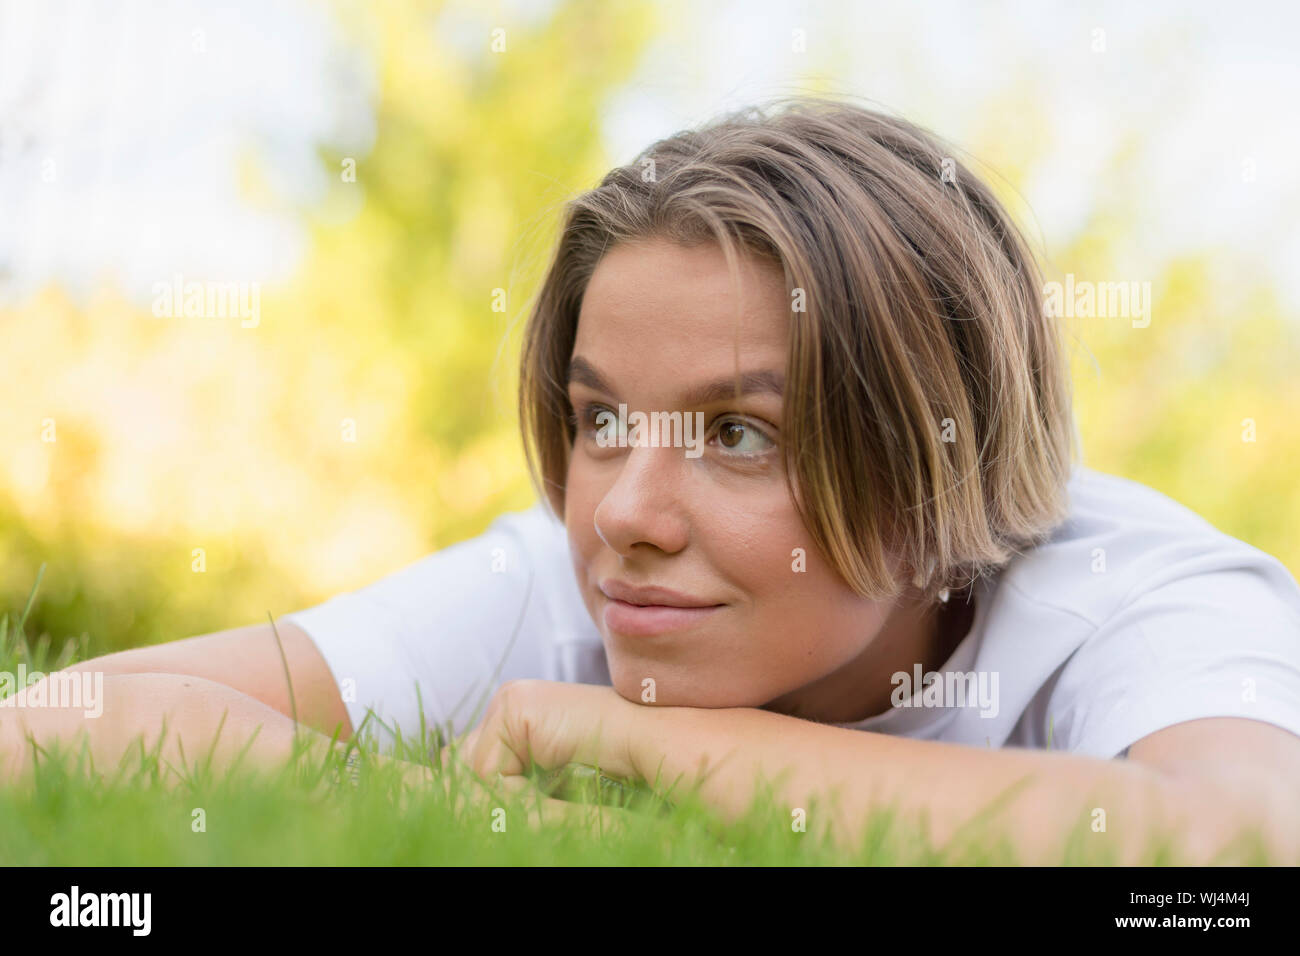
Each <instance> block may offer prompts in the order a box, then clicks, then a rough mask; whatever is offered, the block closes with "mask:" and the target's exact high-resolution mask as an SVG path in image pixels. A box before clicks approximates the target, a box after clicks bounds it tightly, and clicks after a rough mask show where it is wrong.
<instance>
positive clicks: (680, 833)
mask: <svg viewBox="0 0 1300 956" xmlns="http://www.w3.org/2000/svg"><path fill="white" fill-rule="evenodd" d="M42 570H43V568H42ZM37 583H38V584H39V575H38V578H37ZM35 591H36V589H35V587H34V588H33V591H32V598H29V600H28V602H27V607H26V608H25V609H24V611H23V613H22V614H21V615H19V616H17V617H14V616H11V615H5V616H4V617H3V619H0V670H3V671H8V672H10V673H13V672H15V670H16V668H17V665H18V663H19V662H22V663H25V664H26V666H27V669H28V671H32V670H41V671H46V672H48V671H50V670H54V669H57V668H59V667H64V666H67V665H68V664H71V663H74V662H75V661H77V660H79V659H82V657H83V656H84V654H85V641H84V640H83V641H82V642H81V644H80V645H78V644H77V643H76V642H69V643H68V644H66V645H64V646H63V647H61V648H57V649H56V648H53V647H52V646H51V642H50V640H49V637H48V635H42V636H41V637H40V638H38V639H36V640H34V641H33V640H29V639H28V637H27V635H26V634H25V632H24V625H25V623H26V619H27V614H28V612H29V611H30V608H31V603H32V600H33V599H34V597H35ZM4 714H5V712H4V711H0V720H3V719H5V718H4ZM359 737H360V738H361V739H362V741H363V743H362V745H360V746H359V747H358V748H357V750H358V752H359V753H360V754H361V755H362V760H361V769H360V773H359V776H358V777H357V780H356V783H355V784H353V783H351V782H349V781H350V779H351V778H350V776H349V771H348V769H347V768H346V767H344V766H343V758H342V756H341V755H338V754H333V755H329V756H327V757H325V758H324V759H323V760H315V761H314V760H313V759H312V758H310V757H308V756H306V755H305V754H299V755H297V756H296V757H295V758H293V759H291V760H289V761H287V762H286V764H285V766H284V767H283V768H282V769H281V770H280V771H279V772H274V773H267V772H261V773H255V772H252V771H251V770H240V769H236V770H234V771H230V772H226V773H222V774H214V773H212V772H211V771H210V770H209V769H207V768H205V767H204V765H203V761H202V760H201V759H199V760H195V761H193V762H192V764H191V766H190V767H189V768H188V769H185V768H181V770H180V771H179V772H178V773H169V772H168V768H166V767H164V766H162V765H161V764H160V761H159V759H158V755H157V753H156V752H155V753H147V752H145V751H144V749H143V747H141V748H139V749H138V750H137V751H136V752H134V753H132V754H130V755H129V756H128V757H126V758H124V760H123V762H122V764H121V766H119V767H117V768H111V771H110V772H105V771H104V768H95V769H96V770H97V771H99V772H97V773H92V772H89V769H88V764H87V761H86V758H85V756H84V755H82V754H76V753H71V752H66V751H61V750H59V749H58V748H55V749H53V750H51V751H49V752H45V753H43V754H42V755H41V757H40V759H39V760H38V762H37V771H36V773H35V774H33V775H32V777H31V778H30V780H27V781H20V782H0V820H2V821H4V823H3V826H0V864H2V865H65V866H141V865H163V866H172V865H183V866H190V865H202V866H212V865H217V866H220V865H286V864H288V865H308V866H313V865H362V866H369V865H382V866H388V865H399V866H400V865H426V864H468V865H479V864H481V865H532V864H540V865H620V864H635V865H651V866H656V865H719V864H721V865H733V864H734V865H817V864H832V865H844V864H867V865H935V864H960V865H968V864H969V865H987V864H1014V863H1015V862H1016V860H1015V858H1014V856H1013V855H1012V854H1011V853H1010V852H1009V850H1008V849H1007V848H1006V847H1005V845H1002V846H999V843H998V841H996V840H993V839H988V838H985V837H984V836H982V835H981V833H979V832H978V829H977V830H976V831H975V832H972V833H971V834H970V835H969V838H967V839H963V840H961V841H960V843H959V844H957V845H950V846H948V847H945V848H941V849H935V848H932V847H930V846H929V845H928V843H927V841H926V840H925V839H924V835H923V833H921V832H920V831H918V830H917V829H915V828H912V827H906V826H903V825H902V824H901V822H900V821H899V820H897V819H895V817H894V815H893V814H891V813H890V812H889V811H885V810H882V811H879V812H877V813H876V814H875V815H874V816H873V817H872V818H871V821H870V823H869V825H868V827H867V831H866V833H865V836H864V838H863V840H862V843H861V846H860V848H859V849H858V850H857V851H856V852H847V851H845V850H843V849H837V848H836V847H835V846H834V845H833V843H832V842H831V840H830V839H829V837H828V835H826V834H824V833H823V834H822V835H814V834H815V833H817V832H818V828H817V827H816V826H815V825H814V824H815V822H816V820H817V819H819V817H818V811H817V808H816V807H809V808H806V809H807V810H808V815H807V819H808V827H807V831H808V832H796V831H795V830H794V829H793V827H792V817H791V813H790V810H789V808H787V807H778V806H776V805H775V804H774V802H773V801H771V800H770V799H765V798H760V799H758V800H756V801H755V804H754V806H753V808H752V810H751V811H750V813H749V814H748V815H747V816H746V817H745V818H744V819H742V820H740V821H737V822H733V823H731V824H728V825H723V824H722V823H721V822H720V821H719V820H718V819H717V818H716V817H715V816H714V815H713V814H712V813H711V812H710V811H709V810H708V809H707V808H705V807H703V806H702V805H700V804H699V803H698V801H696V800H694V799H692V798H691V796H690V795H689V794H688V795H685V796H681V795H675V796H674V799H672V800H671V802H669V801H666V800H664V799H663V797H662V795H656V794H654V793H652V792H651V791H649V790H647V789H645V788H626V787H623V786H619V785H617V784H615V783H611V782H610V781H608V780H607V779H605V780H601V779H600V778H598V777H596V776H595V775H594V774H592V773H590V772H588V773H583V771H582V768H571V772H569V773H567V774H563V775H557V774H548V775H545V776H539V777H537V778H536V780H535V782H536V783H537V784H538V788H539V789H534V790H532V791H531V792H526V793H523V794H512V795H504V794H503V795H500V796H499V797H494V798H492V799H488V800H486V802H484V801H483V800H475V799H473V798H471V797H470V796H469V795H468V793H469V792H468V790H467V789H466V788H465V787H463V786H462V785H461V782H462V778H461V777H460V776H458V773H457V772H454V771H453V768H451V767H448V768H443V769H439V768H433V772H434V773H435V774H437V775H439V776H437V777H436V779H439V780H443V779H445V780H447V781H448V782H449V787H446V788H444V787H443V786H436V785H424V786H417V785H412V783H411V782H410V780H409V779H407V778H403V776H402V775H401V774H400V773H399V772H397V771H396V770H395V769H394V767H393V766H392V765H390V766H385V765H382V764H375V763H373V762H371V761H370V760H368V759H367V758H366V756H365V755H366V753H367V752H372V751H373V750H374V742H373V735H369V734H366V733H364V732H363V733H362V734H360V735H359ZM440 739H441V737H440V735H439V734H438V733H437V732H436V731H434V730H431V729H429V728H421V730H420V734H419V736H418V738H416V739H412V740H410V741H405V740H402V741H399V745H398V751H397V753H396V755H397V756H399V757H404V758H406V759H408V760H412V761H420V760H424V761H427V760H428V759H429V757H428V756H427V755H428V754H429V753H430V745H431V744H433V743H436V742H438V741H439V740H440ZM433 752H434V753H436V752H437V749H436V747H435V748H434V750H433ZM441 775H446V776H445V777H444V776H441ZM541 789H545V790H546V791H547V792H550V793H552V794H555V795H559V796H563V797H565V798H566V801H567V802H568V805H569V806H571V807H573V808H575V809H576V810H579V811H581V814H583V815H585V817H586V819H582V818H573V819H566V820H562V821H554V822H547V823H545V824H542V823H539V822H537V813H536V809H535V808H536V794H538V793H540V792H541ZM599 802H603V803H604V804H605V805H606V807H609V806H611V805H612V806H613V809H609V810H605V811H601V810H600V808H599V807H597V806H596V803H599ZM624 807H626V808H627V809H622V808H624ZM502 811H504V816H503V815H502ZM600 812H605V813H608V814H610V815H611V816H610V817H599V816H598V813H600ZM502 820H504V824H505V825H504V830H502V828H501V822H502ZM200 822H201V824H202V825H201V826H200ZM1089 849H1090V841H1089V840H1088V834H1087V833H1086V830H1085V829H1081V830H1080V831H1079V833H1078V834H1077V836H1076V838H1075V839H1073V840H1072V841H1071V843H1070V849H1068V850H1067V851H1066V852H1065V854H1064V855H1063V857H1062V860H1061V862H1062V863H1063V864H1090V863H1104V862H1107V860H1106V859H1105V858H1104V857H1102V856H1098V855H1097V854H1096V853H1091V854H1090V853H1089ZM1168 861H1169V860H1168V847H1163V848H1157V849H1155V850H1153V852H1152V854H1151V859H1150V862H1151V863H1154V864H1159V863H1162V862H1168ZM1260 862H1265V860H1264V859H1261V860H1260Z"/></svg>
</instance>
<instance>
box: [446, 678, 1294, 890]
mask: <svg viewBox="0 0 1300 956" xmlns="http://www.w3.org/2000/svg"><path fill="white" fill-rule="evenodd" d="M462 753H464V754H465V755H466V756H467V758H468V760H469V762H470V763H471V766H473V768H474V769H475V770H476V771H477V772H479V773H480V774H490V773H492V772H495V771H498V770H499V771H501V772H503V773H506V774H520V773H522V772H524V770H526V769H527V767H528V766H529V764H530V763H535V764H537V765H539V766H541V767H543V768H546V769H551V768H553V767H555V766H560V765H563V764H565V763H569V762H577V763H585V764H591V765H595V766H599V767H601V768H602V769H603V770H605V771H606V772H607V773H610V774H614V775H621V776H628V777H634V778H638V779H641V780H645V781H647V782H655V781H656V780H658V785H659V786H660V787H661V788H662V787H665V786H672V785H677V786H681V787H687V788H689V787H691V786H692V785H695V784H698V785H699V786H700V788H701V789H700V794H701V796H702V797H703V798H704V799H705V801H706V802H707V803H709V804H710V805H712V806H713V807H715V808H717V809H718V810H719V811H721V812H722V814H723V815H724V816H725V817H727V818H735V817H738V816H740V815H741V814H743V813H744V812H745V810H746V809H747V808H748V807H749V806H750V804H751V801H752V800H753V799H754V797H755V795H756V793H757V785H758V784H759V782H760V781H761V780H765V781H768V782H770V783H772V784H773V793H774V796H775V799H776V800H777V801H778V803H779V805H784V806H785V807H787V808H788V809H789V811H790V813H791V814H792V815H793V814H794V811H795V810H797V809H802V810H803V811H805V813H806V820H807V831H808V832H809V833H814V832H825V833H827V834H828V835H829V836H830V837H831V838H832V839H834V840H835V841H836V842H837V843H839V844H840V845H842V846H844V847H845V848H847V849H853V848H856V847H857V846H859V845H860V841H861V838H862V836H863V833H864V823H865V822H866V818H867V816H868V814H869V812H870V811H872V810H874V809H884V808H888V807H891V806H892V808H893V809H894V810H896V811H898V813H899V814H900V816H901V817H902V819H903V820H904V821H906V822H908V823H911V824H920V823H922V821H923V820H924V822H925V824H926V825H927V826H928V833H929V841H930V845H931V846H932V847H934V848H936V849H940V848H943V847H945V846H947V845H949V844H950V841H954V840H958V841H960V840H961V839H962V838H963V837H966V836H969V837H970V838H972V839H975V838H979V839H981V840H983V839H987V838H988V837H989V836H993V837H995V838H1003V839H1005V841H1006V845H1007V846H1009V847H1010V849H1011V850H1012V851H1013V852H1014V853H1015V854H1016V857H1017V859H1018V860H1019V861H1020V862H1022V863H1029V864H1041V865H1052V864H1056V865H1059V864H1061V863H1062V862H1064V861H1065V854H1066V851H1067V847H1069V846H1071V845H1073V846H1075V847H1077V848H1078V849H1079V850H1080V851H1082V852H1083V853H1085V854H1088V859H1090V860H1095V861H1096V862H1105V861H1107V859H1109V861H1111V862H1115V863H1139V862H1150V859H1151V857H1150V854H1151V853H1152V852H1153V851H1155V850H1156V849H1157V848H1158V844H1159V841H1160V840H1161V839H1162V838H1163V837H1166V836H1168V837H1170V840H1169V843H1168V846H1169V848H1170V850H1171V852H1172V854H1173V855H1174V856H1175V857H1176V858H1177V860H1178V862H1181V863H1188V864H1204V863H1218V862H1236V860H1233V859H1226V860H1225V859H1223V858H1221V857H1219V854H1220V852H1221V851H1223V850H1224V849H1225V847H1226V846H1227V845H1228V844H1231V843H1232V842H1233V841H1234V840H1236V839H1237V838H1238V837H1239V836H1240V835H1241V834H1242V832H1243V831H1246V830H1251V829H1254V830H1257V831H1258V833H1259V835H1260V839H1261V844H1260V845H1262V847H1263V848H1264V849H1265V850H1267V851H1268V852H1269V853H1270V855H1272V856H1273V862H1284V863H1292V864H1294V863H1296V862H1297V861H1300V825H1298V820H1297V816H1298V811H1297V806H1298V803H1297V800H1296V795H1297V793H1300V737H1296V736H1295V735H1294V734H1291V733H1289V732H1287V731H1284V730H1281V729H1280V728H1277V727H1273V726H1271V725H1269V724H1264V723H1260V722H1258V721H1252V720H1240V719H1210V720H1198V721H1191V722H1188V723H1184V724H1179V725H1177V726H1174V727H1170V728H1167V729H1166V730H1162V731H1160V732H1158V733H1155V734H1152V735H1150V736H1148V737H1146V738H1144V739H1143V740H1142V741H1139V742H1138V743H1136V744H1134V745H1133V747H1132V748H1131V750H1130V757H1129V759H1128V760H1099V759H1096V758H1092V757H1083V756H1076V755H1072V754H1067V753H1058V752H1052V751H1034V750H1025V749H1019V748H1007V749H1001V750H991V749H990V750H985V749H982V748H978V747H967V746H962V745H957V744H949V743H940V742H935V741H921V740H913V739H909V738H902V737H893V736H889V735H884V734H877V733H871V732H867V731H861V730H848V729H844V728H839V727H832V726H827V725H824V724H816V723H812V722H809V721H805V720H799V719H796V718H792V717H786V716H782V715H779V714H774V713H770V712H767V711H762V710H753V709H748V708H731V709H719V710H703V709H697V708H689V707H654V706H643V705H640V704H634V703H631V702H629V701H626V700H624V699H623V698H622V697H620V696H619V695H618V694H616V693H615V692H614V691H613V689H612V688H609V687H595V686H587V685H566V684H554V683H550V682H546V681H519V682H513V683H511V684H508V685H506V686H504V687H502V688H501V691H500V692H498V694H497V697H496V698H495V699H494V700H493V703H492V705H491V707H490V708H489V710H488V713H487V715H486V716H485V718H484V722H483V724H482V725H481V726H480V727H479V728H477V729H476V730H475V731H473V732H471V733H470V734H469V735H467V736H466V738H465V740H464V743H463V747H462ZM832 798H835V799H836V801H837V802H835V803H834V805H832ZM1098 810H1100V811H1103V812H1104V817H1103V816H1102V815H1101V814H1099V813H1097V812H1096V811H1098ZM1103 821H1104V827H1105V829H1104V830H1101V829H1100V826H1101V825H1102V822H1103ZM1094 826H1095V827H1097V829H1094ZM979 827H985V828H986V829H984V830H983V831H981V832H975V831H976V830H977V828H979ZM1251 849H1253V847H1246V848H1245V852H1246V854H1249V852H1250V851H1251ZM1094 853H1095V854H1097V855H1096V856H1093V855H1092V854H1094ZM1106 854H1109V857H1108V858H1107V856H1106Z"/></svg>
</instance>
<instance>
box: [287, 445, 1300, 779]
mask: <svg viewBox="0 0 1300 956" xmlns="http://www.w3.org/2000/svg"><path fill="white" fill-rule="evenodd" d="M1069 494H1070V513H1069V517H1068V518H1067V520H1066V521H1065V522H1064V523H1063V524H1062V525H1061V527H1060V528H1058V529H1057V531H1056V532H1055V534H1054V535H1053V536H1052V538H1051V539H1050V540H1048V541H1047V542H1045V543H1043V544H1041V545H1040V546H1038V547H1037V548H1034V549H1033V550H1031V551H1029V552H1027V553H1025V554H1022V555H1020V556H1018V557H1017V558H1015V559H1014V560H1013V561H1012V562H1011V563H1010V564H1008V565H1007V566H1006V567H1005V568H1003V569H1002V570H1001V571H1000V572H999V573H998V574H996V575H993V576H989V577H986V578H984V579H982V580H981V581H980V582H979V583H978V584H977V591H976V612H975V620H974V622H973V624H972V626H971V629H970V631H969V632H968V633H967V635H966V636H965V638H964V639H963V640H962V641H961V642H960V644H959V645H958V646H957V648H956V649H955V650H954V651H953V653H952V655H951V656H950V658H949V659H948V661H947V662H946V663H945V664H944V666H943V667H942V668H941V670H940V676H939V678H938V679H935V678H933V677H930V676H927V675H917V674H915V673H913V674H909V675H908V680H906V681H904V680H903V679H902V678H901V677H899V678H898V679H897V680H896V683H895V690H894V696H895V703H896V704H899V705H898V706H892V707H891V708H890V709H889V710H887V711H885V712H883V713H881V714H877V715H875V716H872V717H870V718H868V719H866V720H862V721H858V722H855V723H852V724H840V725H838V726H843V727H852V728H857V729H861V730H870V731H875V732H880V733H888V734H895V735H899V736H906V737H914V738H918V739H925V740H944V741H950V742H954V743H961V744H970V745H974V746H980V747H986V746H987V747H1006V746H1017V747H1034V748H1046V747H1048V746H1049V734H1050V746H1051V749H1053V750H1064V751H1071V752H1074V753H1078V754H1085V755H1089V756H1093V757H1101V758H1111V757H1116V756H1123V755H1125V754H1126V753H1127V751H1128V747H1129V745H1130V744H1132V743H1134V742H1135V741H1137V740H1139V739H1141V738H1142V737H1145V736H1146V735H1147V734H1150V733H1153V732H1155V731H1157V730H1160V729H1161V728H1164V727H1169V726H1171V725H1173V724H1177V723H1180V722H1182V721H1186V720H1192V719H1195V718H1200V717H1248V718H1254V719H1256V720H1262V721H1265V722H1267V723H1270V724H1275V725H1277V726H1279V727H1282V728H1284V729H1286V730H1289V731H1291V732H1292V733H1294V734H1298V735H1300V588H1298V587H1297V585H1296V581H1295V579H1294V578H1293V577H1292V576H1291V574H1290V573H1289V572H1288V571H1287V570H1286V568H1285V567H1284V566H1283V565H1282V564H1281V563H1280V562H1279V561H1277V560H1276V559H1275V558H1273V557H1271V556H1269V555H1268V554H1265V553H1264V552H1262V551H1260V550H1258V549H1256V548H1253V547H1251V546H1249V545H1247V544H1245V543H1244V542H1241V541H1238V540H1237V539H1235V538H1232V537H1229V536H1228V535H1226V534H1223V533H1222V532H1220V531H1217V530H1216V529H1215V528H1214V527H1212V526H1211V525H1210V524H1209V523H1208V522H1206V521H1205V520H1204V519H1202V518H1201V517H1199V516H1198V515H1196V514H1195V513H1193V512H1192V511H1190V510H1188V509H1186V508H1184V507H1183V506H1182V505H1179V504H1178V503H1176V502H1174V501H1173V500H1171V499H1170V498H1167V497H1166V496H1164V495H1162V494H1160V493H1159V492H1157V491H1154V490H1153V489H1151V488H1147V487H1145V486H1143V485H1140V484H1137V483H1135V482H1132V481H1127V480H1125V479H1122V478H1117V477H1114V476H1112V475H1105V474H1100V473H1098V472H1095V471H1092V470H1090V469H1086V468H1083V467H1081V466H1080V467H1076V469H1075V471H1074V474H1073V476H1072V479H1071V481H1070V485H1069ZM288 619H289V620H291V621H293V622H295V623H296V624H298V626H299V627H301V628H302V629H303V630H305V631H306V632H307V633H308V634H309V635H310V636H311V637H312V639H313V640H314V641H315V643H316V645H317V647H319V648H320V651H321V653H322V654H323V655H324V657H325V660H326V662H327V663H328V665H329V668H330V670H331V672H332V673H333V675H334V678H335V680H336V681H337V682H338V684H339V688H340V692H341V694H342V696H343V700H344V702H345V704H346V707H347V710H348V713H349V715H350V717H351V719H352V724H353V727H354V728H356V727H359V726H361V723H362V721H363V720H365V719H366V714H367V710H373V712H374V715H373V716H372V717H371V718H370V723H369V724H368V725H367V726H369V727H371V728H373V729H374V730H375V731H376V733H377V738H378V740H379V742H380V745H381V747H383V748H384V749H388V748H389V747H390V746H391V731H392V730H394V729H400V731H401V732H402V733H403V734H404V735H408V736H413V737H418V734H419V727H420V704H421V703H422V705H423V711H424V715H425V721H426V723H427V725H429V726H434V725H439V726H443V727H447V726H448V725H449V724H450V727H451V729H452V732H453V733H456V734H459V733H462V732H464V731H465V730H467V729H469V727H470V726H472V724H473V722H474V721H475V720H476V719H477V718H476V711H475V708H476V707H478V708H479V709H478V711H477V714H481V712H482V707H485V706H486V703H487V700H488V699H490V697H491V694H492V692H493V691H494V690H495V689H496V688H497V687H498V686H499V685H500V684H501V683H502V682H504V681H506V680H510V679H514V678H521V677H536V678H542V679H546V680H560V681H572V682H578V683H588V684H606V685H608V684H609V683H610V678H609V670H608V667H607V665H606V661H605V652H604V647H603V645H602V643H601V638H600V632H599V631H598V630H597V629H596V625H595V623H594V622H593V621H592V619H591V617H590V615H588V613H587V610H586V607H585V605H584V604H583V602H582V598H581V596H580V595H579V592H578V588H577V583H576V581H575V578H574V572H573V568H572V565H571V563H570V561H569V553H568V539H567V537H566V535H565V530H564V526H563V525H562V524H561V523H560V522H559V521H557V520H556V519H554V518H553V517H551V515H550V514H549V512H548V511H546V510H545V509H544V507H543V506H542V505H541V504H540V503H539V504H537V505H534V506H533V507H532V508H531V509H529V510H527V511H519V512H510V513H507V514H503V515H501V516H500V517H499V518H497V519H496V520H495V521H494V522H493V524H492V525H491V526H490V528H489V529H488V530H487V531H486V532H484V533H483V534H482V535H480V536H479V537H477V538H473V539H470V540H468V541H463V542H461V543H459V544H456V545H453V546H451V547H448V548H445V549H443V550H441V551H438V552H435V553H434V554H431V555H429V556H427V557H425V558H423V559H421V560H419V561H417V562H415V563H414V564H412V565H410V566H408V567H406V568H403V569H402V570H400V571H397V572H396V573H393V574H390V575H389V576H387V577H385V578H383V579H381V580H380V581H378V582H376V583H375V584H372V585H370V586H368V587H365V588H362V589H360V590H358V591H354V592H350V593H346V594H342V595H339V596H338V597H335V598H332V599H331V600H329V601H327V602H325V603H324V604H321V605H318V606H316V607H313V608H310V609H307V610H304V611H300V612H298V613H296V614H291V615H288ZM958 675H965V676H964V677H962V678H960V679H959V678H958ZM918 676H919V677H920V678H921V680H920V682H919V683H918V682H917V681H916V680H915V678H916V677H918ZM959 690H960V691H963V692H965V693H964V697H965V699H964V700H963V699H962V698H961V697H959V696H957V691H959ZM913 695H914V696H913ZM907 705H911V706H907ZM376 721H378V724H377V723H376Z"/></svg>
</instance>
